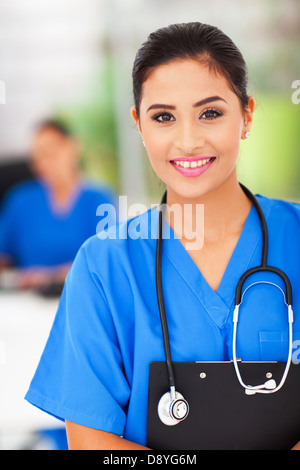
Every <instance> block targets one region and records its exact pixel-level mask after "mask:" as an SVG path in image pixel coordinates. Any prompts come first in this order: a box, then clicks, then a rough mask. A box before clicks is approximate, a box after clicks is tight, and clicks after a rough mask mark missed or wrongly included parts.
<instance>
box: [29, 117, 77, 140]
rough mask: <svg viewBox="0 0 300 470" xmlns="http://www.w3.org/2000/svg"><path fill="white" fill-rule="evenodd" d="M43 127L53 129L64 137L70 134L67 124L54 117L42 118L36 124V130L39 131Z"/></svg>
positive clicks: (43, 128)
mask: <svg viewBox="0 0 300 470" xmlns="http://www.w3.org/2000/svg"><path fill="white" fill-rule="evenodd" d="M45 129H53V130H55V131H56V132H58V133H59V134H61V135H62V136H64V137H70V136H71V131H70V129H69V128H68V126H67V125H66V124H64V123H63V122H61V121H58V120H56V119H51V118H50V119H44V120H43V121H40V122H39V123H38V124H37V126H36V132H40V131H43V130H45Z"/></svg>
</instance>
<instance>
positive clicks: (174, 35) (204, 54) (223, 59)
mask: <svg viewBox="0 0 300 470" xmlns="http://www.w3.org/2000/svg"><path fill="white" fill-rule="evenodd" d="M183 58H190V59H197V60H199V61H200V62H202V63H205V64H206V65H207V66H208V67H209V70H210V71H213V72H215V73H219V74H221V75H223V76H224V77H225V78H226V79H227V81H228V83H229V85H230V86H231V88H232V90H233V91H234V93H235V94H236V95H237V97H238V98H239V100H240V103H241V107H242V109H243V110H245V109H246V107H247V105H248V95H247V69H246V64H245V61H244V58H243V56H242V54H241V52H240V51H239V49H238V48H237V47H236V45H235V44H234V43H233V41H232V40H231V39H230V38H229V37H228V36H226V34H224V33H223V32H222V31H220V30H219V29H218V28H217V27H215V26H210V25H208V24H203V23H198V22H192V23H181V24H173V25H170V26H168V27H166V28H161V29H158V30H157V31H154V32H153V33H151V34H150V35H149V37H148V39H147V41H146V42H144V43H143V44H142V46H141V48H140V49H139V50H138V52H137V54H136V57H135V61H134V65H133V70H132V79H133V97H134V104H135V107H136V112H137V116H138V117H139V107H140V102H141V96H142V86H143V83H144V82H145V81H146V80H147V78H148V77H149V75H150V73H151V72H152V71H153V69H154V68H155V67H157V66H159V65H163V64H166V63H168V62H171V61H173V60H176V59H183Z"/></svg>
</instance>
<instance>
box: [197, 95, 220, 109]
mask: <svg viewBox="0 0 300 470" xmlns="http://www.w3.org/2000/svg"><path fill="white" fill-rule="evenodd" d="M219 100H220V101H224V102H225V103H227V101H226V100H224V98H221V97H220V96H209V97H208V98H204V99H203V100H200V101H197V103H195V104H193V108H197V107H198V106H202V105H203V104H207V103H211V102H212V101H219Z"/></svg>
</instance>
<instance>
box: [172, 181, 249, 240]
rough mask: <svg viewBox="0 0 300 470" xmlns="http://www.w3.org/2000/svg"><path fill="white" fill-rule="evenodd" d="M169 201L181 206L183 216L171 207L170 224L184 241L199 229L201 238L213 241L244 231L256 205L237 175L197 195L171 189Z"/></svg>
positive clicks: (198, 232) (199, 237)
mask: <svg viewBox="0 0 300 470" xmlns="http://www.w3.org/2000/svg"><path fill="white" fill-rule="evenodd" d="M167 204H168V206H169V207H171V206H172V205H173V204H177V205H178V207H179V208H180V211H179V212H181V214H182V216H181V217H180V216H179V217H178V214H177V215H176V217H175V216H174V213H173V211H170V218H169V224H170V226H171V227H172V229H173V231H174V232H175V233H176V234H178V233H179V234H180V235H182V239H183V242H184V240H185V239H186V240H187V239H190V237H191V233H194V234H196V233H197V234H198V239H199V240H201V239H202V241H203V242H204V239H205V241H206V242H212V243H218V242H222V240H224V239H225V238H226V237H227V236H228V235H230V234H232V233H240V232H241V231H242V228H243V226H244V223H245V221H246V218H247V216H248V214H249V211H250V208H251V205H252V203H251V202H250V200H249V199H248V198H247V196H246V195H245V193H244V191H243V190H242V188H241V186H240V185H239V183H238V180H237V178H236V175H233V176H232V177H231V178H229V179H227V180H226V181H225V182H224V183H223V184H222V185H220V186H218V187H217V188H216V189H214V190H212V191H210V192H209V193H206V194H205V195H203V196H202V197H199V198H197V199H190V198H184V197H180V196H178V195H177V194H175V193H174V192H173V191H172V190H170V189H168V192H167ZM175 212H176V211H175ZM185 234H186V235H188V236H185ZM179 238H180V237H179Z"/></svg>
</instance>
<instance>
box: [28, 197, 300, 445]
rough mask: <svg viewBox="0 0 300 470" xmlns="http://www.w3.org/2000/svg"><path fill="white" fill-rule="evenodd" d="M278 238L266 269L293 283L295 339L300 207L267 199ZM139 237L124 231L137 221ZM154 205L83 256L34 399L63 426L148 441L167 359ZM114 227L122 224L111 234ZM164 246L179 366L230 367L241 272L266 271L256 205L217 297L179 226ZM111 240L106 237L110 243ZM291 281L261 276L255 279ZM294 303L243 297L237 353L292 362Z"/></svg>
mask: <svg viewBox="0 0 300 470" xmlns="http://www.w3.org/2000/svg"><path fill="white" fill-rule="evenodd" d="M258 201H259V203H260V204H261V207H262V210H263V212H264V215H265V218H266V222H267V226H268V231H269V253H268V264H270V265H272V266H276V267H278V268H280V269H281V270H283V271H284V272H285V273H286V274H287V275H288V277H289V278H290V281H291V284H292V288H293V307H294V340H299V339H300V292H299V288H298V287H299V278H300V244H299V235H300V205H298V204H294V203H289V202H284V201H280V200H274V199H269V198H266V197H263V196H260V195H259V196H258ZM132 223H134V225H135V227H139V236H138V237H130V236H129V235H128V236H126V234H127V231H129V229H130V224H132ZM157 226H158V211H157V210H156V209H155V208H152V209H151V210H149V211H147V212H145V213H144V214H142V215H140V216H138V217H136V218H134V219H131V220H129V221H126V222H122V223H121V224H119V225H118V227H117V228H118V233H119V236H117V237H116V238H114V236H112V237H111V238H109V236H108V235H109V233H110V232H108V234H107V238H106V239H102V240H99V238H98V237H97V236H96V235H95V236H94V237H92V238H90V239H89V240H87V241H86V242H85V243H84V244H83V246H82V247H81V249H80V250H79V252H78V254H77V256H76V259H75V262H74V263H73V265H72V268H71V270H70V271H69V274H68V276H67V279H66V283H65V287H64V290H63V293H62V297H61V299H60V303H59V308H58V311H57V315H56V318H55V321H54V324H53V327H52V330H51V333H50V336H49V339H48V342H47V344H46V347H45V350H44V352H43V355H42V357H41V360H40V363H39V365H38V368H37V370H36V373H35V375H34V377H33V379H32V382H31V384H30V387H29V390H28V392H27V394H26V400H28V401H29V402H30V403H32V404H33V405H35V406H37V407H39V408H40V409H42V410H44V411H46V412H48V413H50V414H51V415H53V416H56V417H57V418H58V419H60V420H69V421H72V422H75V423H79V424H81V425H84V426H87V427H91V428H95V429H100V430H103V431H107V432H112V433H116V434H118V435H122V436H123V437H124V438H126V439H128V440H131V441H134V442H136V443H139V444H142V445H146V442H147V401H148V369H149V363H150V362H151V361H164V360H165V356H164V345H163V338H162V331H161V323H160V316H159V311H158V305H157V298H156V283H155V251H156V241H157V240H156V238H157ZM113 233H114V229H112V234H113ZM170 233H171V237H170V239H165V240H164V242H163V250H162V284H163V290H164V298H165V305H166V315H167V321H168V328H169V336H170V347H171V354H172V359H173V361H223V360H226V361H227V360H231V358H232V354H231V350H232V326H233V323H232V314H233V307H234V296H235V288H236V285H237V282H238V280H239V278H240V276H241V275H242V274H243V273H244V272H245V271H246V270H247V269H249V268H251V267H253V266H257V265H259V264H260V260H261V251H262V234H261V226H260V222H259V218H258V215H257V213H256V210H255V208H254V207H252V208H251V210H250V212H249V215H248V217H247V219H246V222H245V225H244V227H243V230H242V233H241V235H240V238H239V240H238V243H237V245H236V247H235V249H234V252H233V254H232V256H231V258H230V261H229V263H228V265H227V268H226V270H225V273H224V275H223V278H222V280H221V283H220V285H219V287H218V289H217V291H216V292H215V291H214V290H213V289H212V288H211V287H210V286H209V284H208V283H207V281H206V280H205V278H204V277H203V276H202V274H201V272H200V270H199V269H198V267H197V266H196V264H195V263H194V262H193V260H192V258H191V257H190V256H189V254H188V252H187V251H186V250H185V248H184V247H183V245H182V243H181V242H180V240H179V239H178V238H177V237H176V236H175V235H174V233H173V232H172V230H171V231H170ZM103 238H105V237H103ZM262 279H263V280H266V281H269V282H273V281H274V282H276V283H277V284H278V285H281V282H282V281H281V280H280V279H278V278H277V277H276V275H274V274H273V273H258V274H256V275H255V276H252V278H251V279H249V280H248V281H247V283H245V286H244V288H246V287H247V285H250V284H251V283H253V282H255V281H256V280H262ZM287 353H288V322H287V311H286V306H285V305H284V303H283V298H282V295H281V293H280V291H279V290H278V289H276V288H275V287H273V286H272V285H266V284H258V285H256V286H253V287H252V288H251V289H250V290H249V291H248V292H247V295H245V298H244V301H243V304H242V307H241V309H240V317H239V332H238V337H237V355H238V357H241V358H242V360H244V361H247V360H262V361H263V360H266V361H268V360H278V361H285V360H286V358H287Z"/></svg>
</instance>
